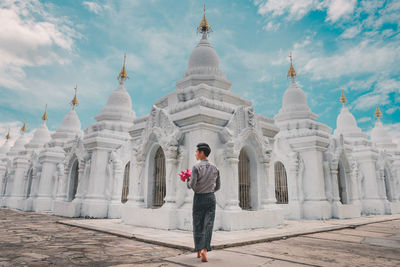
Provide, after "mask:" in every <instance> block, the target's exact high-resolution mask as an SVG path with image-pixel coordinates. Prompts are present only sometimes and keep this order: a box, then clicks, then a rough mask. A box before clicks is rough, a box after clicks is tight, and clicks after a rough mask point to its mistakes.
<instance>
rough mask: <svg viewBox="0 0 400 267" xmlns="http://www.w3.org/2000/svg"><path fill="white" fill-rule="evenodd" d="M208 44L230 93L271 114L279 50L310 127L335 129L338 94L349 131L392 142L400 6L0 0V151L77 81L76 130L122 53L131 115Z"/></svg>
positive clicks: (60, 102)
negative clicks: (312, 122) (201, 43)
mask: <svg viewBox="0 0 400 267" xmlns="http://www.w3.org/2000/svg"><path fill="white" fill-rule="evenodd" d="M203 3H205V4H206V7H207V18H208V20H209V22H210V24H211V26H212V28H213V33H212V34H211V36H210V38H209V40H210V42H211V44H212V45H213V47H214V48H215V50H216V51H217V53H218V55H219V58H220V65H221V69H222V71H224V72H225V74H226V76H227V78H228V79H229V80H230V81H232V84H233V85H232V91H233V92H234V93H236V94H238V95H240V96H242V97H244V98H246V99H249V100H250V101H252V102H253V105H254V107H255V110H256V111H257V112H258V113H260V114H262V115H265V116H268V117H273V116H274V115H275V114H277V112H278V111H279V109H280V106H281V102H282V95H283V93H284V91H285V90H286V88H287V87H288V85H289V80H288V79H287V78H286V74H287V70H288V67H289V59H288V54H289V52H290V51H292V53H293V57H294V66H295V68H296V70H297V73H298V77H297V81H298V83H299V84H300V85H301V87H302V88H303V90H304V91H305V92H306V94H307V101H308V104H309V106H310V107H311V109H312V110H313V112H315V113H317V114H318V115H319V116H320V117H319V121H321V122H323V123H326V124H328V125H329V126H330V127H332V128H333V129H335V128H336V117H337V115H338V114H339V112H340V108H341V105H340V103H339V102H338V99H339V96H340V90H342V89H343V90H344V92H345V94H346V97H347V99H348V101H349V102H348V106H349V108H350V110H351V112H352V113H353V114H354V116H355V117H356V119H357V122H358V125H359V127H361V128H362V129H363V130H364V131H365V132H369V131H370V130H371V128H372V127H373V125H374V122H375V119H374V118H373V114H374V111H375V108H376V105H377V104H379V105H380V108H381V110H382V112H383V118H382V121H383V123H384V124H385V127H387V128H388V130H389V131H390V132H391V134H392V136H393V137H394V138H395V140H396V142H398V140H399V138H400V133H399V132H400V104H399V103H400V75H399V74H400V66H399V62H400V34H399V32H400V28H399V26H400V1H375V0H369V1H356V0H285V1H283V0H282V1H280V0H254V1H250V0H242V1H231V0H219V1H207V0H204V1H183V0H150V1H144V0H143V1H139V0H136V1H135V0H130V1H128V0H126V1H111V0H104V1H103V0H99V1H77V0H76V1H44V0H43V1H39V0H26V1H21V2H20V1H11V0H3V1H1V2H0V23H1V25H2V30H1V31H0V135H1V138H2V139H0V144H1V143H2V142H3V140H4V138H3V137H4V136H5V135H6V133H7V130H8V128H9V127H10V128H11V132H12V135H13V140H14V139H15V138H16V137H17V135H18V128H19V127H20V126H21V125H22V122H23V120H24V118H26V121H27V124H28V129H29V131H31V132H32V131H33V130H34V129H35V128H37V127H38V126H39V125H40V123H41V120H40V117H41V115H42V113H43V111H44V107H45V104H48V117H49V120H48V123H47V125H48V127H49V129H50V130H51V131H54V130H55V129H56V128H57V127H59V126H60V124H61V121H62V118H63V117H64V115H65V114H66V113H67V112H68V111H69V110H70V108H71V107H70V105H69V102H70V101H71V99H72V97H73V92H74V91H73V88H74V87H75V84H77V85H78V99H79V102H80V105H79V106H78V108H77V113H78V115H79V117H80V119H81V122H82V126H83V128H86V127H87V126H88V125H89V124H91V123H93V122H94V119H93V117H94V116H95V115H96V114H97V113H98V112H99V111H100V109H101V108H102V107H103V106H104V104H105V103H106V101H107V98H108V95H109V94H110V93H111V91H112V90H114V89H115V88H116V87H117V78H116V77H117V74H118V73H119V71H120V69H121V65H122V61H123V54H124V53H127V71H128V75H129V76H130V79H129V80H128V81H127V82H126V88H127V90H128V91H129V93H130V95H131V97H132V103H133V109H134V110H135V112H136V114H137V116H142V115H146V114H147V113H148V112H149V111H150V109H151V106H152V104H153V103H154V101H156V100H157V99H158V98H160V97H162V96H163V95H165V94H167V93H168V92H171V91H173V90H175V83H176V82H177V81H178V80H180V79H181V77H182V74H183V73H184V71H185V70H186V67H187V61H188V58H189V55H190V52H191V51H192V49H193V48H194V47H195V45H196V44H197V41H198V40H199V38H200V36H199V35H197V34H196V27H197V26H198V24H199V23H200V21H201V17H202V12H203V10H202V7H203Z"/></svg>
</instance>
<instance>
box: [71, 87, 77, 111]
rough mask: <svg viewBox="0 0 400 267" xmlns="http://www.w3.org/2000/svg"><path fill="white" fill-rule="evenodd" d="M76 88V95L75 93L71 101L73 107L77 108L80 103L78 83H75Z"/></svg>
mask: <svg viewBox="0 0 400 267" xmlns="http://www.w3.org/2000/svg"><path fill="white" fill-rule="evenodd" d="M74 90H75V95H74V98H73V99H72V101H71V106H72V109H75V107H76V106H78V105H79V102H78V98H76V91H77V90H78V85H75V88H74Z"/></svg>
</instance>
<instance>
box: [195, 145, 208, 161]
mask: <svg viewBox="0 0 400 267" xmlns="http://www.w3.org/2000/svg"><path fill="white" fill-rule="evenodd" d="M210 153H211V148H210V146H209V145H208V144H206V143H200V144H198V145H197V149H196V159H197V160H203V159H207V157H208V155H210Z"/></svg>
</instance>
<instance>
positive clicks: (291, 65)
mask: <svg viewBox="0 0 400 267" xmlns="http://www.w3.org/2000/svg"><path fill="white" fill-rule="evenodd" d="M289 58H290V68H289V71H288V73H287V77H288V78H289V77H291V78H292V82H294V77H296V76H297V74H296V70H295V69H294V67H293V58H292V52H290V54H289Z"/></svg>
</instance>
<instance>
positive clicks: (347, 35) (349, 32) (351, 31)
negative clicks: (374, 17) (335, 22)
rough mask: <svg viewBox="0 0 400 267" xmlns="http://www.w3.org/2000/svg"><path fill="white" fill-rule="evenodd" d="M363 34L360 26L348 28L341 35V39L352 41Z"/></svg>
mask: <svg viewBox="0 0 400 267" xmlns="http://www.w3.org/2000/svg"><path fill="white" fill-rule="evenodd" d="M360 32H361V28H360V27H359V26H353V27H350V28H347V29H346V30H345V31H344V32H343V33H342V34H341V35H340V37H341V38H343V39H351V38H354V37H355V36H357V35H358V34H359V33H360Z"/></svg>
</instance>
